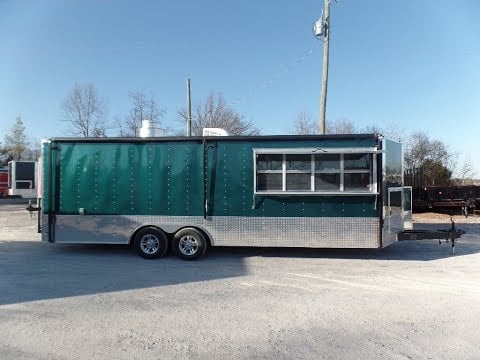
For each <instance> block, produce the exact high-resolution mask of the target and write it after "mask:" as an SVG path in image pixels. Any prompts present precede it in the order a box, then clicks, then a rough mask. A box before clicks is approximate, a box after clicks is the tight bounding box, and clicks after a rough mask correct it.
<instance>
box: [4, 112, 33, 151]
mask: <svg viewBox="0 0 480 360" xmlns="http://www.w3.org/2000/svg"><path fill="white" fill-rule="evenodd" d="M29 144H30V142H29V141H28V139H27V135H26V134H25V125H24V124H23V121H22V118H21V117H20V116H18V117H17V119H16V120H15V124H14V125H13V127H12V129H11V132H10V133H9V134H6V135H5V146H4V147H5V152H6V153H7V154H8V155H9V156H8V157H9V158H10V159H11V160H23V159H24V155H25V152H26V150H27V149H28V146H29Z"/></svg>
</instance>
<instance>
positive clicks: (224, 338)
mask: <svg viewBox="0 0 480 360" xmlns="http://www.w3.org/2000/svg"><path fill="white" fill-rule="evenodd" d="M23 208H24V205H15V204H13V205H0V229H1V230H0V274H1V275H0V359H2V360H9V359H49V360H51V359H52V360H54V359H89V360H91V359H247V358H248V359H250V358H276V359H292V358H295V359H358V358H366V359H412V358H413V359H479V358H480V345H479V339H480V327H479V326H478V319H480V224H479V223H480V221H478V220H479V219H478V218H477V219H475V218H470V219H465V222H468V223H466V224H461V221H462V220H458V221H457V220H456V222H457V224H458V227H459V228H461V229H464V230H467V234H465V235H464V236H462V238H461V239H460V240H459V241H458V246H457V251H456V255H454V256H453V255H451V254H450V248H449V246H448V245H445V244H443V245H438V241H435V240H430V241H408V242H400V243H396V244H394V245H392V246H390V247H388V248H386V249H378V250H325V249H321V250H312V249H257V248H248V249H245V248H215V249H211V250H210V252H209V253H208V255H207V256H206V257H205V258H203V259H201V260H200V261H196V262H184V261H181V260H179V259H177V258H175V257H173V256H169V257H166V258H163V259H159V260H154V261H148V260H143V259H141V258H139V257H138V256H137V255H135V254H134V252H133V250H132V249H131V248H130V247H128V246H92V245H83V246H80V245H61V244H48V243H43V242H40V241H39V235H38V234H37V233H36V218H34V217H33V218H30V215H29V214H28V213H26V212H25V211H24V210H23ZM415 220H416V221H415V226H416V227H421V228H423V227H439V228H442V227H448V222H449V217H440V216H433V215H426V214H421V215H419V216H416V217H415ZM473 220H475V221H473ZM432 223H434V224H432Z"/></svg>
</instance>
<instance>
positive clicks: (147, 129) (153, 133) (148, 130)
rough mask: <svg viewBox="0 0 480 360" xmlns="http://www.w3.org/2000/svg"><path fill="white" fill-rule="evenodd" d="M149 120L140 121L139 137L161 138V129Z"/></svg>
mask: <svg viewBox="0 0 480 360" xmlns="http://www.w3.org/2000/svg"><path fill="white" fill-rule="evenodd" d="M156 125H157V124H155V123H154V122H153V121H151V120H142V127H141V128H140V137H141V138H148V137H158V136H162V129H161V128H159V127H157V126H156Z"/></svg>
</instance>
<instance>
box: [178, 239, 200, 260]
mask: <svg viewBox="0 0 480 360" xmlns="http://www.w3.org/2000/svg"><path fill="white" fill-rule="evenodd" d="M178 248H179V250H180V252H181V253H182V254H183V255H194V254H196V252H197V251H198V240H197V239H195V237H194V236H192V235H185V236H182V237H181V238H180V243H179V244H178Z"/></svg>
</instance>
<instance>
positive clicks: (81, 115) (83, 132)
mask: <svg viewBox="0 0 480 360" xmlns="http://www.w3.org/2000/svg"><path fill="white" fill-rule="evenodd" d="M105 110H106V105H105V102H104V101H103V99H101V98H100V97H99V96H98V94H97V90H96V89H95V86H93V84H87V85H80V84H75V85H74V86H73V89H72V90H71V91H70V92H69V93H68V95H67V97H66V98H65V100H64V101H63V104H62V111H63V120H64V121H67V122H69V123H70V126H71V128H70V129H69V130H68V132H69V133H70V134H71V135H76V136H83V137H103V136H106V134H107V129H108V123H107V121H106V120H105V117H104V115H105Z"/></svg>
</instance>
